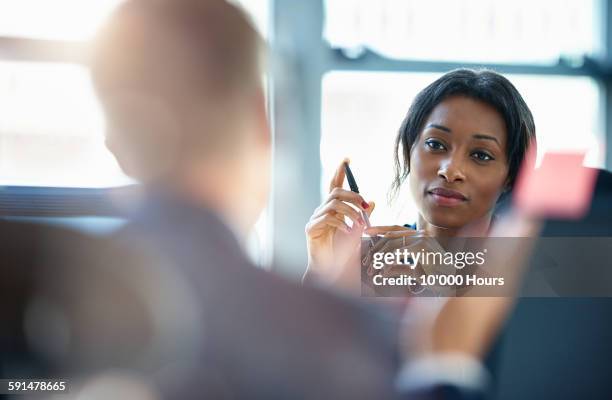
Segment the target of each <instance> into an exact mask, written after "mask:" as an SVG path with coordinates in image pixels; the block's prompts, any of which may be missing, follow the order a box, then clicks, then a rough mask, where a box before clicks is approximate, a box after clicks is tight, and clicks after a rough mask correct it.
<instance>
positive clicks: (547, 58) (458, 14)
mask: <svg viewBox="0 0 612 400" xmlns="http://www.w3.org/2000/svg"><path fill="white" fill-rule="evenodd" d="M598 4H599V3H598V2H597V1H594V0H586V1H585V0H540V1H531V0H513V1H490V0H453V1H448V0H428V1H421V0H384V1H376V2H373V1H368V0H348V1H347V0H327V1H326V10H325V11H326V25H325V38H326V39H327V41H328V42H329V44H330V46H331V47H334V48H340V49H345V50H347V52H348V53H349V54H359V50H360V49H364V48H367V49H370V50H373V51H375V52H377V53H379V54H381V55H383V56H386V57H389V58H396V59H413V60H436V61H461V62H486V63H531V64H555V63H556V62H557V60H558V59H559V57H560V56H565V57H569V58H573V57H576V56H578V57H580V56H582V55H584V54H589V55H592V54H594V53H596V52H598V51H599V42H598V40H597V38H598V36H597V30H598V29H600V26H599V24H598V23H597V22H598V20H597V15H598V12H599V10H598V7H597V5H598Z"/></svg>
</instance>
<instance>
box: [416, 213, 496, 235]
mask: <svg viewBox="0 0 612 400" xmlns="http://www.w3.org/2000/svg"><path fill="white" fill-rule="evenodd" d="M491 217H492V215H490V214H487V215H486V216H484V217H482V218H479V219H478V220H476V221H474V222H471V223H470V224H468V225H465V226H462V227H460V228H445V227H441V226H436V225H433V224H431V223H429V222H427V221H426V220H425V218H423V216H422V215H419V218H418V220H417V230H419V231H424V232H425V234H426V235H427V236H433V237H441V238H443V237H449V238H452V237H457V236H462V237H483V236H487V234H488V232H489V228H490V226H491Z"/></svg>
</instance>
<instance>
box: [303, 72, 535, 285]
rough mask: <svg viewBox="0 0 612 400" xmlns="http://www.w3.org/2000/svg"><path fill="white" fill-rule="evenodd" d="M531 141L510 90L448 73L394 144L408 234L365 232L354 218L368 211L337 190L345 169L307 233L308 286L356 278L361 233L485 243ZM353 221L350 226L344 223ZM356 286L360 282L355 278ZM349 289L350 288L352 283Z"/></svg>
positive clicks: (498, 81) (486, 75)
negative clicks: (406, 201) (414, 215)
mask: <svg viewBox="0 0 612 400" xmlns="http://www.w3.org/2000/svg"><path fill="white" fill-rule="evenodd" d="M534 140H535V124H534V121H533V117H532V115H531V111H530V110H529V108H528V107H527V105H526V104H525V102H524V100H523V98H522V97H521V95H520V94H519V92H518V91H517V90H516V88H515V87H514V86H513V85H512V84H511V83H510V81H508V80H507V79H506V78H504V77H503V76H501V75H499V74H497V73H495V72H492V71H486V70H482V71H474V70H468V69H459V70H454V71H451V72H449V73H447V74H445V75H444V76H442V77H441V78H439V79H438V80H436V81H435V82H433V83H432V84H430V85H429V86H427V87H426V88H425V89H424V90H423V91H421V92H420V93H419V94H418V95H417V96H416V98H415V100H414V102H413V103H412V105H411V106H410V109H409V110H408V114H407V116H406V118H405V119H404V121H403V123H402V125H401V127H400V130H399V133H398V136H397V139H396V142H395V167H396V175H395V178H394V180H393V186H392V189H393V191H394V192H395V193H397V191H398V190H399V188H400V186H401V185H403V184H404V182H405V181H406V179H408V183H409V187H410V190H411V193H412V196H413V198H414V201H415V203H416V206H417V209H418V214H419V216H418V220H417V221H416V224H415V225H412V226H411V227H410V228H406V227H402V226H384V227H373V228H370V229H366V227H365V224H364V221H363V220H362V218H361V217H360V214H359V212H358V211H361V210H363V211H365V212H366V213H368V214H370V213H371V212H372V210H373V209H374V204H373V203H368V202H366V200H365V199H364V198H363V197H361V196H360V195H359V194H356V193H353V192H350V191H348V190H345V189H343V188H342V184H343V181H344V170H343V166H342V165H340V166H339V168H338V170H337V172H336V175H335V176H334V178H333V179H332V182H331V186H330V193H329V196H328V198H327V199H326V200H325V201H324V202H323V204H321V206H319V207H318V208H317V209H316V210H315V212H314V214H313V215H312V217H311V219H310V221H309V222H308V224H307V226H306V234H307V242H308V255H309V263H308V270H307V273H306V276H305V277H306V278H310V277H312V276H313V275H316V276H322V277H327V278H330V279H332V280H334V281H335V280H338V278H346V275H344V274H346V273H349V276H350V275H351V274H350V272H351V270H352V271H353V274H352V275H355V274H354V268H348V269H347V268H345V267H346V266H347V265H353V262H354V261H355V259H357V260H358V258H356V257H358V251H357V250H358V248H359V244H360V237H361V235H362V233H363V232H364V231H365V233H367V234H370V235H374V234H381V233H388V232H390V231H393V232H395V235H411V234H414V233H415V232H416V231H419V232H422V234H423V235H426V236H434V237H436V238H440V239H441V240H442V241H443V238H444V237H454V236H457V235H462V236H485V235H486V234H487V232H488V231H489V228H490V226H491V222H492V219H493V215H494V211H495V207H496V204H497V203H498V201H499V200H500V198H501V197H502V195H504V194H506V193H509V192H510V191H511V190H512V188H513V185H514V182H515V179H516V176H517V173H518V170H519V167H520V165H521V163H522V161H523V158H524V157H525V154H526V151H527V149H528V147H529V145H530V143H531V142H532V141H534ZM346 219H349V220H351V221H352V224H351V225H352V226H351V227H349V225H348V224H347V223H346ZM357 278H358V277H357ZM350 284H351V285H352V284H354V282H350Z"/></svg>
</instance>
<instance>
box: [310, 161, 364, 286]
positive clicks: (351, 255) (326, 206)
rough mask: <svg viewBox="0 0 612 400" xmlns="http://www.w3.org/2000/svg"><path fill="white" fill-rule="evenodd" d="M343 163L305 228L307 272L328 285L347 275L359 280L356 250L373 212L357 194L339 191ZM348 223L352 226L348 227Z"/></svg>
mask: <svg viewBox="0 0 612 400" xmlns="http://www.w3.org/2000/svg"><path fill="white" fill-rule="evenodd" d="M345 162H348V160H343V161H342V163H341V164H340V165H339V166H338V169H337V170H336V173H335V174H334V177H333V178H332V180H331V182H330V185H329V195H328V197H327V198H326V199H325V201H323V203H322V204H321V205H320V206H319V207H317V209H316V210H315V211H314V213H313V214H312V216H311V217H310V220H309V221H308V223H307V224H306V239H307V245H308V270H307V272H306V274H307V275H308V274H312V273H314V274H315V275H317V276H319V277H321V278H324V279H326V280H329V281H332V282H334V281H336V280H338V279H340V278H342V276H344V275H346V274H347V273H349V274H350V273H352V274H354V275H355V277H357V279H359V249H360V244H361V235H362V234H363V231H364V229H365V228H366V226H365V221H364V220H363V218H362V216H361V211H362V210H363V211H365V212H366V213H367V214H368V217H369V216H370V215H371V214H372V211H373V210H374V206H375V205H374V202H369V203H368V202H366V201H365V199H364V198H363V197H362V196H361V195H360V194H359V193H354V192H351V191H350V190H345V189H343V188H342V185H343V183H344V178H345V172H344V163H345ZM347 220H348V221H350V222H351V226H349V225H348V224H347Z"/></svg>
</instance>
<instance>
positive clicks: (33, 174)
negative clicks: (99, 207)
mask: <svg viewBox="0 0 612 400" xmlns="http://www.w3.org/2000/svg"><path fill="white" fill-rule="evenodd" d="M128 182H129V180H128V179H127V178H126V177H125V176H124V175H123V174H122V173H121V172H120V169H119V167H118V166H117V163H116V162H115V160H114V158H113V156H112V155H111V154H110V153H109V152H108V151H107V150H106V148H105V146H104V123H103V118H102V115H101V111H100V108H99V105H98V103H97V101H96V98H95V96H94V93H93V88H92V86H91V82H90V80H89V74H88V72H87V70H86V69H85V68H83V67H79V66H76V65H66V64H45V63H39V64H35V63H8V62H3V63H0V184H4V185H6V184H10V185H34V186H73V187H105V186H114V185H121V184H126V183H128Z"/></svg>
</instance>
